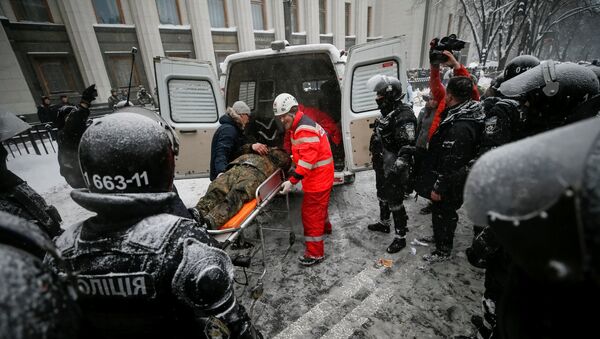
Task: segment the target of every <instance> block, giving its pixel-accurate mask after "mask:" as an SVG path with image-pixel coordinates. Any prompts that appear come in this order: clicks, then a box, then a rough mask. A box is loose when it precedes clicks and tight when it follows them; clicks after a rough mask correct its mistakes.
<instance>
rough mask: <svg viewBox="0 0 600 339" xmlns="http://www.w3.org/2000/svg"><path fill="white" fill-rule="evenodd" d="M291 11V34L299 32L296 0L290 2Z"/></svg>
mask: <svg viewBox="0 0 600 339" xmlns="http://www.w3.org/2000/svg"><path fill="white" fill-rule="evenodd" d="M290 9H291V12H292V13H291V14H290V16H291V18H290V19H291V21H292V22H291V23H290V24H291V25H292V32H300V23H299V21H300V20H298V0H295V1H292V6H291V7H290Z"/></svg>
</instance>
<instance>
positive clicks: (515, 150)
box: [465, 118, 600, 338]
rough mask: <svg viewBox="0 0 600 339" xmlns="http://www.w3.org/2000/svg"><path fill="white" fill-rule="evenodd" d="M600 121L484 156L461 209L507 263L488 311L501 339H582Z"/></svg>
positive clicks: (599, 174)
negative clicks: (499, 249)
mask: <svg viewBox="0 0 600 339" xmlns="http://www.w3.org/2000/svg"><path fill="white" fill-rule="evenodd" d="M599 131H600V120H598V119H596V118H592V119H588V120H585V121H582V122H579V123H576V124H573V125H570V126H567V127H562V128H558V129H556V130H553V131H550V132H546V133H543V134H540V135H537V136H535V137H532V138H527V139H524V140H521V141H518V142H515V143H512V144H509V145H506V146H503V147H500V148H498V149H497V150H493V151H491V152H489V153H487V154H485V155H483V156H482V157H481V158H480V159H479V161H477V163H476V164H475V165H474V167H473V168H472V170H471V173H470V175H469V178H468V180H467V184H466V187H465V208H466V211H467V213H468V215H469V217H470V218H471V220H473V221H474V222H476V223H478V224H482V225H488V227H490V228H491V232H492V233H493V234H494V236H495V238H496V239H497V241H498V243H499V244H500V245H501V246H502V247H503V248H504V251H505V253H507V255H508V256H509V257H510V262H511V264H510V266H508V267H507V274H506V282H505V286H504V287H503V293H502V297H501V298H500V299H499V302H498V304H497V306H496V311H497V315H498V318H497V327H498V328H497V330H496V333H497V335H498V336H499V337H500V338H567V337H572V338H581V337H588V336H589V335H590V333H594V332H595V330H596V327H597V326H596V324H597V316H596V313H595V312H593V311H590V310H591V309H594V307H596V305H598V303H599V302H600V283H599V282H600V279H598V277H600V275H599V274H600V240H599V239H600V236H599V235H600V222H599V220H600V215H599V211H600V208H599V207H600V206H599V203H600V197H599V192H600V187H599V185H600V180H598V179H599V178H600V133H599Z"/></svg>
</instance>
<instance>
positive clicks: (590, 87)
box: [500, 60, 600, 125]
mask: <svg viewBox="0 0 600 339" xmlns="http://www.w3.org/2000/svg"><path fill="white" fill-rule="evenodd" d="M599 91H600V86H599V84H598V78H597V77H596V74H594V72H593V71H591V70H590V69H587V68H585V67H583V66H580V65H577V64H574V63H561V64H557V63H555V62H554V61H552V60H548V61H544V62H542V63H541V64H540V65H538V66H536V67H534V68H532V69H530V70H529V71H527V72H525V73H522V74H520V75H518V76H516V77H514V78H512V79H510V80H506V81H504V82H503V83H502V85H500V92H501V93H502V95H504V96H506V97H508V98H517V99H519V100H520V101H522V102H528V105H527V107H528V109H529V111H530V112H528V113H527V119H539V120H543V121H550V120H558V121H560V120H562V119H564V118H565V117H567V116H568V115H569V114H570V113H571V112H572V111H573V108H574V107H576V106H577V105H579V104H581V103H583V102H584V101H586V100H587V99H588V98H590V97H592V96H594V95H596V94H597V93H598V92H599ZM559 125H562V124H561V123H559Z"/></svg>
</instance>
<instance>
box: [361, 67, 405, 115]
mask: <svg viewBox="0 0 600 339" xmlns="http://www.w3.org/2000/svg"><path fill="white" fill-rule="evenodd" d="M367 88H368V89H369V90H370V91H373V92H376V93H377V98H376V99H375V101H376V102H377V107H378V108H379V110H380V111H381V113H382V114H384V115H385V114H387V113H389V112H391V111H392V110H393V109H394V105H395V104H396V102H398V101H400V100H402V98H403V97H404V94H402V84H401V83H400V80H398V79H397V78H395V77H391V76H388V75H381V74H377V75H374V76H372V77H371V78H370V79H369V80H368V81H367Z"/></svg>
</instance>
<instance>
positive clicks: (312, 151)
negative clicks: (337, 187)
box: [290, 110, 334, 192]
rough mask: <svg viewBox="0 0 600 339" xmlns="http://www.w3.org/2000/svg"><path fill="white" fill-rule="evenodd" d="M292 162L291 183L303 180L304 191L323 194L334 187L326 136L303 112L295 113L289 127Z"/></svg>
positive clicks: (331, 161) (330, 156)
mask: <svg viewBox="0 0 600 339" xmlns="http://www.w3.org/2000/svg"><path fill="white" fill-rule="evenodd" d="M290 141H291V144H292V160H293V161H294V164H296V168H295V169H294V170H293V171H292V172H291V176H290V182H291V183H292V184H294V185H295V184H297V183H298V182H299V181H300V180H302V189H303V190H304V192H323V191H326V190H329V189H331V187H332V186H333V172H334V168H333V156H332V154H331V147H330V146H329V140H328V139H327V133H326V132H325V130H324V129H323V128H322V127H321V126H320V125H319V124H317V123H316V122H314V121H313V120H311V119H310V118H309V117H307V116H306V115H305V114H304V113H303V112H302V111H300V110H299V111H298V113H296V117H295V118H294V122H293V123H292V128H291V138H290Z"/></svg>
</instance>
